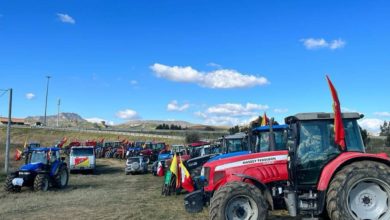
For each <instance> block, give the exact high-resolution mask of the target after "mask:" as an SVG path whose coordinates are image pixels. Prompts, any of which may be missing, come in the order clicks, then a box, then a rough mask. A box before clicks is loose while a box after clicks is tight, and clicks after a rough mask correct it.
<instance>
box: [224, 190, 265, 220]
mask: <svg viewBox="0 0 390 220" xmlns="http://www.w3.org/2000/svg"><path fill="white" fill-rule="evenodd" d="M257 217H258V208H257V204H256V202H255V201H254V200H253V199H252V198H250V197H248V196H243V195H239V196H235V197H233V198H231V199H230V200H229V202H228V204H227V206H226V208H225V218H226V219H232V220H251V219H257Z"/></svg>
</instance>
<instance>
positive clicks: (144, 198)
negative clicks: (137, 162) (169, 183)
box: [0, 159, 292, 220]
mask: <svg viewBox="0 0 390 220" xmlns="http://www.w3.org/2000/svg"><path fill="white" fill-rule="evenodd" d="M97 164H98V167H97V172H96V173H95V174H93V175H91V174H71V176H70V180H69V186H68V187H67V188H66V189H64V190H56V189H51V190H49V191H48V192H42V193H41V192H40V193H36V192H32V191H31V190H30V189H29V188H25V189H24V190H23V191H22V192H21V193H16V194H8V193H6V192H4V191H3V189H1V191H0V219H175V220H177V219H208V209H207V208H206V209H205V210H204V211H203V212H202V213H199V214H188V213H186V211H185V210H184V206H183V197H184V195H179V196H171V197H164V196H161V193H160V192H161V186H162V181H163V180H162V178H161V177H155V176H153V175H151V174H146V175H129V176H126V175H125V174H124V171H123V168H124V161H118V160H114V159H99V160H98V161H97ZM2 182H3V181H2ZM2 184H3V183H2ZM269 219H292V218H288V217H287V216H286V213H285V212H274V213H271V215H270V216H269Z"/></svg>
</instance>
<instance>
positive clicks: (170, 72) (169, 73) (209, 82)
mask: <svg viewBox="0 0 390 220" xmlns="http://www.w3.org/2000/svg"><path fill="white" fill-rule="evenodd" d="M150 68H151V69H152V71H153V72H154V73H155V75H156V76H157V77H160V78H165V79H168V80H171V81H175V82H187V83H196V84H198V85H200V86H202V87H207V88H214V89H229V88H245V87H253V86H261V85H266V84H269V81H268V80H267V79H266V78H265V77H261V76H254V75H245V74H242V73H239V72H237V71H236V70H229V69H219V70H215V71H211V72H200V71H198V70H195V69H193V68H192V67H190V66H186V67H180V66H172V67H171V66H166V65H163V64H159V63H155V64H153V65H152V66H151V67H150Z"/></svg>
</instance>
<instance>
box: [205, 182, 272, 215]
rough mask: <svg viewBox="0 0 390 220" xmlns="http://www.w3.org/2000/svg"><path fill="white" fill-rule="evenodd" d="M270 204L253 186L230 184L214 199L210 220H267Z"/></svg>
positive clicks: (238, 183) (237, 183) (239, 183)
mask: <svg viewBox="0 0 390 220" xmlns="http://www.w3.org/2000/svg"><path fill="white" fill-rule="evenodd" d="M267 215H268V204H267V201H266V200H265V199H264V196H263V193H262V192H261V191H260V189H258V188H257V187H255V186H254V185H252V184H249V183H244V182H230V183H227V184H226V185H224V186H222V187H221V188H220V189H219V190H218V191H217V192H216V193H215V195H214V196H213V197H212V199H211V203H210V219H211V220H225V219H240V220H260V219H261V220H265V219H266V218H267Z"/></svg>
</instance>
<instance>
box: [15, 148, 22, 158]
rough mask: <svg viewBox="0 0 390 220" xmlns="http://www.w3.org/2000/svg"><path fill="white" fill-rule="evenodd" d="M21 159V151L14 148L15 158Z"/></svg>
mask: <svg viewBox="0 0 390 220" xmlns="http://www.w3.org/2000/svg"><path fill="white" fill-rule="evenodd" d="M20 159H22V151H21V150H19V149H16V151H15V160H20Z"/></svg>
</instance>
